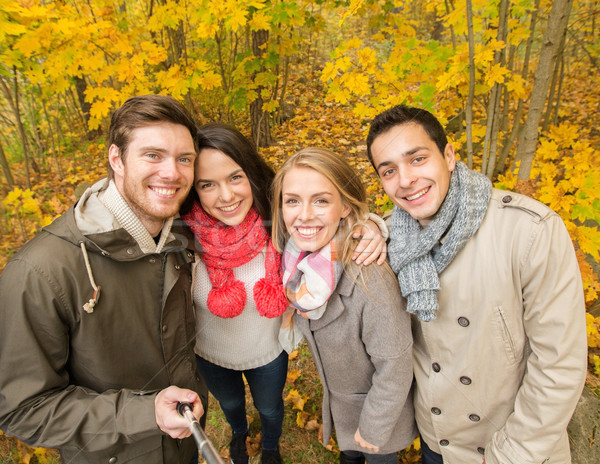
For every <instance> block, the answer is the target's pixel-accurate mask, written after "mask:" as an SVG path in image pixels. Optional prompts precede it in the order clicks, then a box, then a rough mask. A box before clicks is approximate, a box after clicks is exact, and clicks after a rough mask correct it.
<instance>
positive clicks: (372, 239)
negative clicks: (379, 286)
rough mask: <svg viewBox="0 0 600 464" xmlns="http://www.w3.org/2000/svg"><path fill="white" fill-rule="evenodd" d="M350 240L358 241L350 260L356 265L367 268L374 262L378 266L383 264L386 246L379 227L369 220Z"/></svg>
mask: <svg viewBox="0 0 600 464" xmlns="http://www.w3.org/2000/svg"><path fill="white" fill-rule="evenodd" d="M352 238H354V239H356V240H360V242H358V245H356V249H355V250H354V254H353V255H352V259H353V260H354V261H356V264H361V263H362V264H364V265H365V266H368V265H369V264H371V263H372V262H373V261H375V260H377V264H379V265H381V264H383V263H384V262H385V257H386V255H387V245H386V243H385V240H384V239H383V237H382V236H381V231H380V230H379V227H378V226H377V224H375V223H374V222H373V221H371V220H370V219H369V220H368V221H367V222H366V223H365V225H363V226H361V227H359V228H358V229H357V230H356V231H355V232H354V233H353V234H352Z"/></svg>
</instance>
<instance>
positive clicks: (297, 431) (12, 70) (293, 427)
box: [0, 0, 600, 463]
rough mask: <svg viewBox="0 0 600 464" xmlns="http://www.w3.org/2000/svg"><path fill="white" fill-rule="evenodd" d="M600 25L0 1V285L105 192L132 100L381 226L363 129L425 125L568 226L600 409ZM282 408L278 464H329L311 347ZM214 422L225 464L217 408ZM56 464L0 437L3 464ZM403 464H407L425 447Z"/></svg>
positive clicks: (321, 7) (459, 7)
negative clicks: (344, 181)
mask: <svg viewBox="0 0 600 464" xmlns="http://www.w3.org/2000/svg"><path fill="white" fill-rule="evenodd" d="M599 20H600V2H598V1H592V0H555V1H550V0H428V1H423V0H410V1H403V0H243V1H237V0H236V1H234V0H222V1H213V0H196V1H189V0H130V1H127V2H125V1H122V0H57V1H33V0H17V1H15V0H0V90H1V91H0V128H1V131H0V165H1V166H2V174H1V176H0V200H1V201H0V213H1V214H0V216H1V219H0V234H1V238H2V239H1V241H0V268H3V267H4V265H5V264H6V261H7V260H8V259H10V257H11V256H12V255H14V253H15V252H16V251H17V250H18V249H19V247H20V246H21V245H23V243H25V242H26V241H27V240H29V239H30V238H31V237H32V236H33V235H35V233H36V232H37V231H39V230H40V228H41V227H43V226H44V225H46V224H48V223H50V222H51V221H52V220H53V219H54V218H56V217H57V216H59V215H60V214H62V213H64V212H65V210H66V209H67V208H68V207H69V206H70V205H71V204H72V203H73V202H74V201H75V200H76V198H77V197H78V195H79V194H81V192H82V191H83V189H84V188H85V187H86V186H89V185H90V184H92V183H94V182H95V181H97V180H99V179H101V178H102V177H104V175H105V172H106V152H107V146H106V133H107V127H108V117H109V115H110V114H111V113H112V111H113V110H114V109H115V108H117V107H118V106H120V105H121V104H122V103H123V102H124V101H125V100H126V99H127V98H128V97H130V96H133V95H140V94H147V93H163V94H169V95H173V96H174V97H176V98H177V99H179V100H181V101H182V102H183V103H184V104H185V105H186V106H187V107H188V108H189V109H190V111H192V113H193V114H194V115H195V117H196V118H197V119H198V121H200V122H208V121H213V120H216V121H222V122H227V123H230V124H233V125H235V126H237V127H239V128H240V129H241V130H242V131H243V132H244V133H246V134H247V135H248V136H249V137H251V138H252V139H253V140H254V142H255V143H256V144H257V146H258V147H259V150H260V152H261V154H262V155H263V156H264V157H265V159H266V160H267V162H269V163H270V164H271V165H272V166H273V167H274V168H277V167H278V166H279V165H280V164H281V163H282V162H283V161H284V160H285V159H286V158H287V157H288V156H289V155H290V154H292V153H293V152H294V151H296V150H298V149H299V148H302V147H305V146H308V145H314V146H323V147H327V148H330V149H332V150H333V151H334V152H336V153H338V154H339V155H340V156H343V157H345V158H346V159H348V160H349V161H350V163H351V164H352V165H353V166H354V167H355V169H356V170H357V172H359V173H360V175H361V177H362V178H363V180H364V182H365V184H366V185H367V189H368V193H369V197H370V200H371V206H372V209H373V210H374V211H376V212H378V213H383V212H384V211H385V210H387V209H389V208H391V203H390V201H389V199H388V198H387V197H386V196H385V195H384V194H383V192H382V189H381V187H380V183H379V180H378V178H377V176H376V175H375V173H374V171H373V170H372V168H371V167H370V165H369V163H368V162H367V160H366V146H365V137H366V133H367V131H368V125H369V122H370V120H371V119H372V117H373V116H374V115H376V114H377V113H379V112H380V111H382V110H384V109H386V108H388V107H390V106H392V105H395V104H399V103H405V104H409V105H415V106H422V107H425V108H427V109H430V110H431V111H433V112H434V113H435V114H436V115H437V116H438V118H439V119H440V120H441V121H442V123H443V124H444V125H445V126H446V128H447V130H448V133H449V136H450V139H451V141H452V143H453V144H454V146H455V148H456V149H457V153H458V156H459V157H460V159H461V160H463V161H465V162H466V163H467V164H468V165H469V166H471V167H473V168H474V169H477V170H480V171H481V172H483V173H484V174H486V175H487V176H488V177H490V178H491V179H492V180H493V182H494V183H495V185H496V187H498V188H503V189H512V190H517V191H520V192H522V193H525V194H527V195H530V196H532V197H534V198H537V199H538V200H540V201H542V202H543V203H545V204H547V205H549V206H550V207H551V208H552V209H554V210H555V211H556V212H557V213H558V214H560V216H561V217H562V218H563V220H564V221H565V224H566V225H567V228H568V230H569V233H570V234H571V237H572V239H573V243H574V246H575V248H576V251H577V256H578V259H579V265H580V268H581V273H582V278H583V282H584V290H585V299H586V305H587V328H588V345H589V375H588V386H589V387H591V388H592V389H595V392H596V394H598V386H599V383H598V376H600V333H599V328H600V307H599V305H598V292H599V291H600V284H599V282H598V276H597V274H596V272H595V270H597V269H598V261H599V260H600V254H599V253H600V230H599V223H600V189H599V188H598V187H599V185H600V182H599V181H600V169H599V168H600V156H599V154H600V152H599V149H600V145H599V143H600V130H599V129H598V127H597V125H596V124H595V123H594V122H593V121H594V120H595V119H593V118H594V115H595V114H597V113H598V111H599V110H600V94H599V92H598V91H597V89H598V88H599V84H600V82H599V81H600V72H599V71H600V68H599V67H600V62H599V57H600V24H599V22H600V21H599ZM286 395H287V398H286V405H287V406H286V425H285V427H286V429H285V433H284V438H283V441H282V453H283V455H284V458H285V462H288V463H289V462H294V463H300V462H302V463H304V462H305V463H315V462H334V461H335V455H336V452H337V449H336V448H335V443H334V442H331V443H329V444H326V445H327V446H326V447H324V446H322V445H321V444H319V441H318V440H319V436H318V430H319V427H320V398H321V395H322V391H321V390H320V385H319V381H318V377H317V375H316V371H315V370H314V366H313V365H312V362H311V359H310V354H309V353H308V351H307V350H306V347H301V348H300V350H299V351H298V352H297V353H295V355H294V359H293V360H292V366H291V369H290V376H289V378H288V386H287V387H286ZM210 414H211V415H210V416H209V425H208V428H209V432H210V433H211V434H212V436H213V438H214V439H215V442H216V443H217V444H218V446H219V447H220V448H221V449H222V450H223V453H224V454H226V453H227V449H226V448H227V447H226V445H227V440H228V433H229V432H228V430H227V426H226V425H225V421H224V418H223V417H222V415H221V414H220V411H219V408H218V406H216V405H215V403H214V402H212V404H211V413H210ZM252 414H254V416H253V417H257V415H256V413H255V411H254V413H251V416H252ZM251 419H252V417H251ZM253 427H254V435H253V437H252V439H251V440H250V442H249V444H248V445H249V448H250V449H251V451H252V453H253V455H255V454H256V453H257V452H258V445H257V443H258V442H259V440H258V437H257V436H256V433H257V430H259V429H258V428H257V427H256V426H253ZM252 430H253V429H252V428H251V432H252ZM251 435H252V433H251ZM57 459H58V458H57V455H56V453H55V452H54V451H47V450H43V449H30V448H28V447H26V446H25V445H22V444H21V443H19V442H17V441H16V440H13V439H10V438H9V437H6V436H0V462H7V463H8V462H58V460H57ZM256 459H258V458H256ZM400 459H401V460H402V461H403V462H415V460H416V459H418V442H416V443H415V444H414V445H413V447H411V449H410V450H408V451H406V452H404V453H401V456H400ZM256 462H258V460H256Z"/></svg>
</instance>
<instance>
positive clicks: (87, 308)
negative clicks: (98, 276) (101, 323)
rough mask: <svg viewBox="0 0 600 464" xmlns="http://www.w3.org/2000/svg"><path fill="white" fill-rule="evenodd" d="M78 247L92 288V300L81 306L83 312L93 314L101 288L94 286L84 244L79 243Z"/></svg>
mask: <svg viewBox="0 0 600 464" xmlns="http://www.w3.org/2000/svg"><path fill="white" fill-rule="evenodd" d="M79 246H80V247H81V254H82V255H83V260H84V261H85V268H86V269H87V273H88V278H89V279H90V284H92V287H93V288H94V295H93V298H92V299H91V300H90V301H88V302H87V303H86V304H84V305H83V310H84V311H85V312H86V313H88V314H90V313H93V312H94V306H96V303H98V300H99V299H100V288H101V287H100V286H99V285H96V282H95V281H94V275H93V274H92V267H91V266H90V260H89V258H88V254H87V250H86V248H85V243H83V242H80V244H79Z"/></svg>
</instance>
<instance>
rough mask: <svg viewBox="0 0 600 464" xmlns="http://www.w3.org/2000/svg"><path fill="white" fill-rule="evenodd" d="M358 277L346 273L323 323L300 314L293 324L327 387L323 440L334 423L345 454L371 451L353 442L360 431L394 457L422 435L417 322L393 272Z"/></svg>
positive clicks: (370, 270) (373, 268)
mask: <svg viewBox="0 0 600 464" xmlns="http://www.w3.org/2000/svg"><path fill="white" fill-rule="evenodd" d="M352 266H353V267H354V268H353V270H355V271H357V268H356V267H355V265H354V264H352ZM352 274H353V273H351V275H349V274H348V273H347V272H345V273H344V274H342V277H341V279H340V282H339V283H338V285H337V287H336V289H335V291H334V292H333V294H332V295H331V297H330V299H329V301H328V303H327V309H326V310H325V313H324V314H323V316H322V317H321V318H320V319H318V320H309V319H306V318H304V317H302V316H300V315H299V314H296V315H295V316H294V322H295V323H296V324H297V327H298V328H299V329H300V330H301V331H302V333H303V335H304V337H305V339H306V341H307V343H308V346H309V348H310V351H311V353H312V355H313V357H314V359H315V363H316V366H317V369H318V371H319V375H320V377H321V383H322V384H323V443H325V444H327V443H328V441H329V437H330V436H331V432H332V426H333V425H335V431H336V437H337V441H338V446H339V448H340V450H342V451H346V450H356V451H363V452H364V451H366V450H364V449H363V448H361V447H359V446H358V445H356V444H355V443H354V434H355V432H356V430H357V429H360V433H361V435H362V437H363V438H364V439H365V440H366V441H367V442H369V443H371V444H373V445H376V446H379V448H380V450H379V454H388V453H393V452H395V451H399V450H402V449H404V448H406V447H407V446H408V445H410V444H411V443H412V441H413V439H414V437H415V436H416V433H417V431H416V426H415V421H414V409H413V402H412V393H411V385H412V380H413V368H412V335H411V329H410V319H409V316H408V314H407V313H406V312H405V311H404V310H403V309H402V306H401V303H400V302H401V298H400V290H399V288H398V281H397V280H396V277H395V276H394V275H393V273H392V272H391V271H390V270H389V268H387V267H379V266H377V265H370V266H365V267H363V268H362V276H363V277H362V278H361V277H358V278H357V279H354V278H353V277H352Z"/></svg>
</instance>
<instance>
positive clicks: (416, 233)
mask: <svg viewBox="0 0 600 464" xmlns="http://www.w3.org/2000/svg"><path fill="white" fill-rule="evenodd" d="M367 152H368V155H369V159H370V161H371V163H372V164H373V166H374V168H375V170H376V171H377V173H378V175H379V176H380V178H381V181H382V185H383V188H384V190H385V192H386V193H387V194H388V196H389V197H390V199H391V200H392V201H393V202H394V204H395V206H396V207H395V208H394V211H393V213H392V216H391V221H390V233H391V235H390V245H389V255H390V264H391V265H392V268H393V269H394V271H395V272H396V274H397V275H398V280H399V283H400V287H401V290H402V294H403V296H404V297H405V298H406V305H407V310H408V311H409V312H410V313H411V314H413V336H414V355H413V358H414V359H413V360H414V372H415V380H416V384H415V392H414V398H415V415H416V420H417V425H418V428H419V432H420V434H421V441H422V449H423V463H425V464H434V463H438V464H439V463H447V464H469V463H473V464H480V463H482V462H483V463H487V464H534V463H553V464H554V463H560V464H565V463H570V462H571V458H570V451H569V443H568V437H567V430H566V429H567V424H568V422H569V419H570V418H571V415H572V413H573V411H574V409H575V406H576V403H577V400H578V398H579V395H580V394H581V390H582V388H583V384H584V380H585V374H586V349H587V342H586V331H585V307H584V300H583V291H582V284H581V278H580V273H579V269H578V265H577V260H576V257H575V253H574V250H573V246H572V242H571V240H570V238H569V234H568V233H567V230H566V228H565V226H564V224H563V222H562V220H561V219H560V217H559V216H558V215H557V214H556V213H554V212H553V211H551V210H550V209H549V208H547V207H546V206H544V205H542V204H541V203H539V202H537V201H535V200H532V199H531V198H528V197H525V196H522V195H519V194H515V193H512V192H506V191H500V190H495V189H493V188H492V186H491V183H490V182H489V181H488V179H487V178H485V176H483V175H481V174H479V173H476V172H475V171H472V170H469V169H468V168H467V167H466V166H465V165H464V164H462V163H460V162H457V161H456V160H455V154H454V149H453V147H452V145H450V144H449V143H448V141H447V139H446V135H445V133H444V130H443V128H442V126H441V125H440V123H439V122H438V121H437V119H436V118H435V117H434V116H433V115H432V114H430V113H429V112H427V111H425V110H422V109H419V108H409V107H405V106H397V107H394V108H391V109H390V110H387V111H385V112H384V113H382V114H380V115H378V116H377V117H376V118H375V119H374V121H373V123H372V125H371V128H370V131H369V135H368V138H367ZM399 306H400V303H399Z"/></svg>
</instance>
